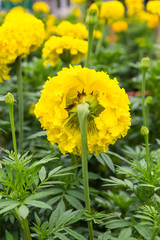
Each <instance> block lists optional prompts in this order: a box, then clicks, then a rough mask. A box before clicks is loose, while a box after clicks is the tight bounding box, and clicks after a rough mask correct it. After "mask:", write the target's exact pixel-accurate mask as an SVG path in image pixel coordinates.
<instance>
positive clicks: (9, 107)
mask: <svg viewBox="0 0 160 240" xmlns="http://www.w3.org/2000/svg"><path fill="white" fill-rule="evenodd" d="M8 110H9V117H10V122H11V130H12V139H13V147H14V152H15V160H16V162H18V155H17V143H16V135H15V126H14V114H13V104H8Z"/></svg>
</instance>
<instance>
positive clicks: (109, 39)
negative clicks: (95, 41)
mask: <svg viewBox="0 0 160 240" xmlns="http://www.w3.org/2000/svg"><path fill="white" fill-rule="evenodd" d="M106 41H107V42H108V43H113V42H118V36H117V35H116V34H113V35H112V36H111V35H108V36H107V37H106Z"/></svg>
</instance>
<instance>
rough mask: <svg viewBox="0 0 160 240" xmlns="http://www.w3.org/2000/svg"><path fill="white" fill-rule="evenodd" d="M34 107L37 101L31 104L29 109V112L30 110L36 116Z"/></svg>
mask: <svg viewBox="0 0 160 240" xmlns="http://www.w3.org/2000/svg"><path fill="white" fill-rule="evenodd" d="M34 109H35V103H33V104H31V105H30V107H29V109H28V112H29V114H30V115H33V116H35V113H34Z"/></svg>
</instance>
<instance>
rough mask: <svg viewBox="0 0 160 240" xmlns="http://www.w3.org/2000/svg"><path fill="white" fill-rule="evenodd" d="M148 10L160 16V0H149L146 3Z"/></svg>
mask: <svg viewBox="0 0 160 240" xmlns="http://www.w3.org/2000/svg"><path fill="white" fill-rule="evenodd" d="M146 10H147V11H148V12H151V13H154V14H158V15H159V16H160V1H156V0H155V1H149V2H148V3H147V5H146Z"/></svg>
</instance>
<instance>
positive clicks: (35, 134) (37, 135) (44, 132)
mask: <svg viewBox="0 0 160 240" xmlns="http://www.w3.org/2000/svg"><path fill="white" fill-rule="evenodd" d="M46 133H47V131H40V132H37V133H34V134H32V135H30V136H29V137H28V138H27V139H34V138H38V137H42V136H46Z"/></svg>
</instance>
